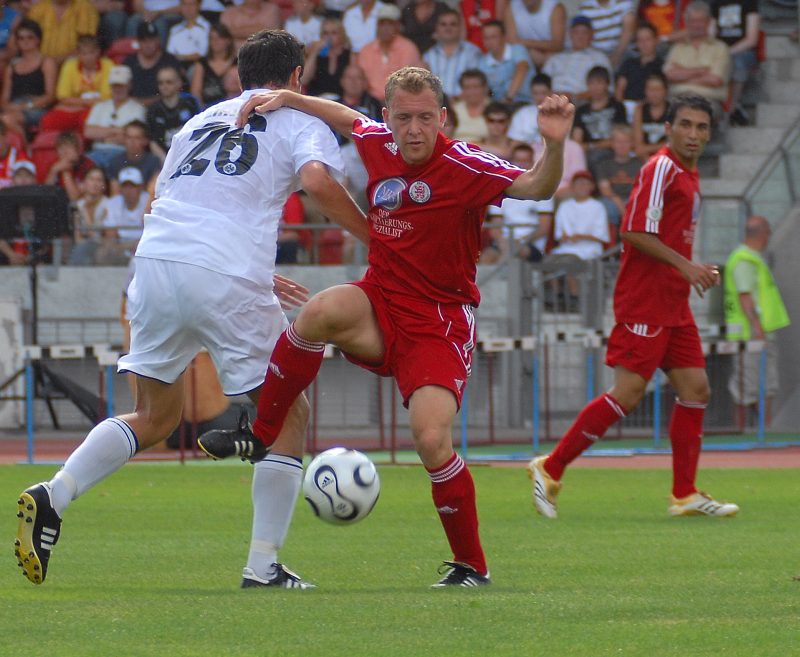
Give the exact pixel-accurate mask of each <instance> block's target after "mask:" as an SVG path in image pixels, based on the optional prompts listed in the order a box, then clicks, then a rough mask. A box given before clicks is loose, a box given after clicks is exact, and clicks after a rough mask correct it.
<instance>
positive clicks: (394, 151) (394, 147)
mask: <svg viewBox="0 0 800 657" xmlns="http://www.w3.org/2000/svg"><path fill="white" fill-rule="evenodd" d="M383 147H384V148H385V149H386V150H387V151H389V152H390V153H391V154H392V155H397V144H395V143H394V142H393V141H390V142H388V143H386V144H384V145H383Z"/></svg>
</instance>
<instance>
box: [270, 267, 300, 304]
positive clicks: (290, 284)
mask: <svg viewBox="0 0 800 657" xmlns="http://www.w3.org/2000/svg"><path fill="white" fill-rule="evenodd" d="M272 281H273V288H272V290H273V292H275V296H276V297H278V301H280V302H281V308H283V309H284V310H290V309H291V308H298V307H300V306H302V305H303V304H304V303H305V302H306V301H308V288H307V287H304V286H303V285H300V283H295V282H294V281H293V280H292V279H291V278H286V277H285V276H281V275H280V274H275V275H273V277H272Z"/></svg>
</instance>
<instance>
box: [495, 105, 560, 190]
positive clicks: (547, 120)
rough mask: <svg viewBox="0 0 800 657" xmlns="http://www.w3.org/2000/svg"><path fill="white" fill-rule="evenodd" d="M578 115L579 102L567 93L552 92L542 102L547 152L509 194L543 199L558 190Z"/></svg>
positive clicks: (541, 130)
mask: <svg viewBox="0 0 800 657" xmlns="http://www.w3.org/2000/svg"><path fill="white" fill-rule="evenodd" d="M574 117H575V106H574V105H573V104H572V103H571V102H570V101H569V98H567V97H566V96H562V95H553V96H548V97H547V98H545V100H544V102H543V103H542V104H541V105H539V118H538V124H539V134H540V135H541V136H542V140H543V141H544V153H542V156H541V157H540V158H539V159H538V160H537V161H536V163H535V164H534V165H533V167H532V168H530V169H528V171H526V172H525V173H523V174H522V175H521V176H519V177H518V178H517V179H516V180H515V181H514V182H513V183H511V185H509V186H508V188H507V189H506V194H507V195H508V196H513V197H514V198H522V199H534V200H540V199H546V198H550V197H551V196H552V195H553V194H555V192H556V189H558V185H559V183H560V182H561V176H562V175H563V172H564V142H565V141H566V139H567V137H568V136H569V133H570V130H571V129H572V120H573V118H574Z"/></svg>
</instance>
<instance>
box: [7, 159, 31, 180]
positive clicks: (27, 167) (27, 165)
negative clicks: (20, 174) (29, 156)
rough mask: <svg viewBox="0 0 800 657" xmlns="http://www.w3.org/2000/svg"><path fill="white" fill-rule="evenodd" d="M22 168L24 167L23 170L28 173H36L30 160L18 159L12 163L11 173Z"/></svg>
mask: <svg viewBox="0 0 800 657" xmlns="http://www.w3.org/2000/svg"><path fill="white" fill-rule="evenodd" d="M23 169H25V171H28V172H29V173H32V174H33V175H34V176H35V175H36V165H35V164H34V163H33V162H31V161H30V160H20V161H19V162H17V163H16V164H15V165H14V168H13V170H12V171H11V174H12V175H13V174H15V173H16V172H17V171H22V170H23Z"/></svg>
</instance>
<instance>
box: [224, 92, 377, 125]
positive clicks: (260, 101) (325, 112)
mask: <svg viewBox="0 0 800 657" xmlns="http://www.w3.org/2000/svg"><path fill="white" fill-rule="evenodd" d="M281 107H292V108H294V109H296V110H299V111H301V112H305V113H306V114H310V115H311V116H316V117H317V118H319V119H321V120H323V121H324V122H325V123H327V124H328V125H329V126H330V127H331V128H333V129H334V130H336V132H338V133H340V134H343V135H349V134H350V133H351V132H352V130H353V122H354V121H355V120H356V119H363V118H366V117H365V116H364V115H363V114H362V113H361V112H356V111H355V110H353V109H350V108H349V107H347V105H342V104H341V103H337V102H335V101H333V100H327V99H326V98H316V97H314V96H304V95H303V94H298V93H295V92H294V91H289V90H288V89H278V90H277V91H268V92H265V93H262V94H255V95H254V96H251V97H250V99H249V100H248V101H247V102H246V103H245V104H244V105H242V108H241V109H240V110H239V119H238V121H237V125H238V126H239V127H240V128H241V127H243V126H244V125H245V124H246V123H247V118H248V117H249V116H250V114H251V113H252V112H258V113H259V114H266V113H267V112H274V111H275V110H276V109H279V108H281Z"/></svg>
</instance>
